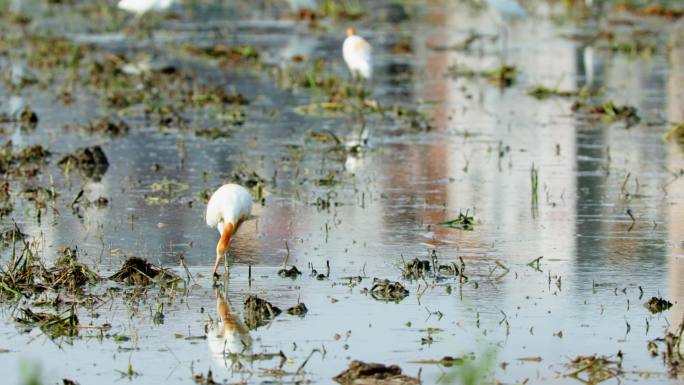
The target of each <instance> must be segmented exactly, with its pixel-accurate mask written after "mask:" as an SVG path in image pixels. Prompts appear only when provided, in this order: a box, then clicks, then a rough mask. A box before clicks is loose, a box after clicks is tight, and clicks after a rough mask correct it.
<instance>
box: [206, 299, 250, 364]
mask: <svg viewBox="0 0 684 385" xmlns="http://www.w3.org/2000/svg"><path fill="white" fill-rule="evenodd" d="M216 313H217V315H218V319H217V320H216V322H212V323H211V324H210V325H208V327H207V329H208V330H207V344H208V345H209V351H211V354H212V357H213V358H214V360H215V362H216V363H217V364H218V365H223V366H225V367H226V368H231V365H230V362H229V361H232V362H235V360H237V359H239V358H236V357H239V356H240V355H250V354H252V337H251V336H250V335H249V330H248V329H247V327H246V326H245V325H244V324H243V323H242V321H240V318H239V317H238V316H237V315H236V313H235V309H233V307H232V304H231V302H230V300H229V299H227V298H224V296H223V294H222V293H221V290H220V289H218V288H217V289H216Z"/></svg>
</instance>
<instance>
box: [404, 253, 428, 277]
mask: <svg viewBox="0 0 684 385" xmlns="http://www.w3.org/2000/svg"><path fill="white" fill-rule="evenodd" d="M430 270H431V267H430V261H428V260H426V259H423V260H421V259H418V258H414V259H412V260H410V261H408V262H406V263H404V266H403V267H402V269H401V273H402V275H403V276H404V279H418V278H421V277H426V276H427V275H428V273H430Z"/></svg>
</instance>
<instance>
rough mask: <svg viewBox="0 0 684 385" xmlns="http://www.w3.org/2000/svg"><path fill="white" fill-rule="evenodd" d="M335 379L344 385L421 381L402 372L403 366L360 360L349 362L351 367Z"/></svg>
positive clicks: (413, 383)
mask: <svg viewBox="0 0 684 385" xmlns="http://www.w3.org/2000/svg"><path fill="white" fill-rule="evenodd" d="M333 379H334V380H335V381H336V382H338V383H340V384H342V385H361V384H377V385H417V384H420V383H421V382H420V380H419V379H417V378H415V377H410V376H407V375H404V374H401V368H400V367H399V366H397V365H389V366H385V365H383V364H376V363H365V362H363V361H358V360H354V361H352V362H351V363H349V368H347V369H346V370H345V371H343V372H342V373H340V374H338V375H337V376H335V377H334V378H333Z"/></svg>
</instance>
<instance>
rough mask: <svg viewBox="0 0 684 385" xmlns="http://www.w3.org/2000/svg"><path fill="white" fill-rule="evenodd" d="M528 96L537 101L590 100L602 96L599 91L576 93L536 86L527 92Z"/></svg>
mask: <svg viewBox="0 0 684 385" xmlns="http://www.w3.org/2000/svg"><path fill="white" fill-rule="evenodd" d="M527 94H528V95H530V96H532V97H534V98H536V99H546V98H550V97H562V98H570V97H577V98H589V97H593V96H597V95H600V94H601V92H600V91H599V90H591V89H588V88H582V89H579V90H576V91H563V90H559V89H557V88H549V87H545V86H535V87H532V88H530V89H529V90H528V91H527Z"/></svg>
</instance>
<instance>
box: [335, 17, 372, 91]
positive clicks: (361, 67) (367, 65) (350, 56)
mask: <svg viewBox="0 0 684 385" xmlns="http://www.w3.org/2000/svg"><path fill="white" fill-rule="evenodd" d="M372 54H373V47H371V45H370V44H369V43H368V42H367V41H366V39H364V38H362V37H361V36H359V35H357V34H356V31H355V30H354V28H347V38H346V39H344V44H342V56H343V57H344V62H345V63H347V67H349V71H351V74H352V77H354V78H355V79H357V78H359V77H361V78H364V79H366V80H368V79H370V78H371V76H372V75H373V57H372Z"/></svg>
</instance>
